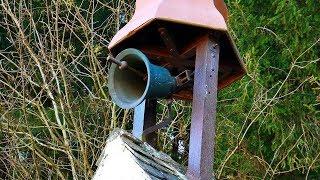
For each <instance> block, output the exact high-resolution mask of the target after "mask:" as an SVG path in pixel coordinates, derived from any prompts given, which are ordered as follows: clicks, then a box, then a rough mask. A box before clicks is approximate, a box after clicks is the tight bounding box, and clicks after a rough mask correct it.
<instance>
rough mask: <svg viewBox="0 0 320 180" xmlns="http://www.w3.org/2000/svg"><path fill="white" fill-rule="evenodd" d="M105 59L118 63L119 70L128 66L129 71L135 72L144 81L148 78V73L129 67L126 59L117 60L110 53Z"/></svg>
mask: <svg viewBox="0 0 320 180" xmlns="http://www.w3.org/2000/svg"><path fill="white" fill-rule="evenodd" d="M107 60H108V61H110V62H112V63H114V64H116V65H118V66H119V69H121V70H124V69H127V68H128V69H129V70H130V71H132V72H134V73H136V74H137V75H138V76H140V77H142V78H143V80H144V81H146V80H147V79H148V75H146V74H144V73H142V72H140V71H138V70H136V69H134V68H132V67H130V66H129V65H128V63H127V62H126V61H119V60H117V59H116V58H114V57H112V56H111V55H109V56H108V58H107Z"/></svg>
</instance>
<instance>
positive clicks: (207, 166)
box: [187, 37, 220, 180]
mask: <svg viewBox="0 0 320 180" xmlns="http://www.w3.org/2000/svg"><path fill="white" fill-rule="evenodd" d="M219 50H220V48H219V46H218V44H217V43H216V42H215V41H214V40H211V39H210V38H209V37H207V38H206V39H205V40H204V41H202V42H200V43H199V45H198V47H197V50H196V65H195V73H194V88H193V109H192V119H191V129H190V145H189V160H188V172H187V176H188V178H189V179H191V180H209V179H214V176H213V155H214V137H215V121H216V106H217V92H218V67H219Z"/></svg>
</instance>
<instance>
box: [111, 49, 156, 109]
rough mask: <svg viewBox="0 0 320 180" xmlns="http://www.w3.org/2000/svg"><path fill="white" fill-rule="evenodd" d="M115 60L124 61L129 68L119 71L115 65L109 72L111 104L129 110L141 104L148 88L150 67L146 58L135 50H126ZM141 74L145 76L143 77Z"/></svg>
mask: <svg viewBox="0 0 320 180" xmlns="http://www.w3.org/2000/svg"><path fill="white" fill-rule="evenodd" d="M116 59H118V60H120V61H126V62H127V64H128V66H130V67H132V68H133V69H135V70H137V71H139V72H140V74H138V73H136V72H134V71H132V70H130V69H129V68H125V69H122V70H121V69H119V67H118V66H117V65H115V64H112V65H111V68H110V70H109V93H110V96H111V98H112V100H113V102H114V103H115V104H116V105H118V106H119V107H121V108H123V109H130V108H134V107H136V106H138V105H139V104H141V103H142V102H143V101H144V100H145V98H146V95H147V92H148V89H149V86H150V66H149V63H148V62H149V61H148V58H147V57H146V56H145V55H144V54H143V53H142V52H141V51H139V50H137V49H126V50H124V51H122V52H120V53H119V55H118V56H117V57H116ZM141 74H145V75H146V76H145V77H143V76H141Z"/></svg>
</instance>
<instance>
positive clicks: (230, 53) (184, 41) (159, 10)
mask: <svg viewBox="0 0 320 180" xmlns="http://www.w3.org/2000/svg"><path fill="white" fill-rule="evenodd" d="M227 16H228V11H227V8H226V6H225V4H224V2H223V0H136V9H135V12H134V15H133V17H132V19H131V20H130V21H129V22H128V23H127V24H126V25H125V26H124V27H123V28H122V29H120V30H119V31H118V32H117V33H116V34H115V36H114V37H113V39H112V41H111V42H110V44H109V46H108V48H109V50H110V52H111V54H113V55H117V54H118V53H120V52H121V51H122V50H124V49H127V48H135V49H139V50H141V51H142V52H143V53H144V54H145V55H146V56H147V57H148V58H149V59H150V61H151V62H152V63H154V64H157V65H160V66H165V67H166V68H168V69H176V71H177V73H180V72H182V71H183V70H186V69H188V70H193V69H194V65H195V55H196V50H195V49H196V47H197V43H198V42H199V40H200V41H201V37H202V36H204V35H206V34H210V35H213V36H214V39H215V40H216V42H217V43H218V44H219V46H220V60H219V79H218V88H219V89H222V88H224V87H226V86H228V85H230V84H232V83H233V82H235V81H236V80H238V79H240V78H241V77H242V76H243V75H244V74H245V73H246V70H245V67H244V63H243V61H242V59H241V58H240V56H239V52H238V50H237V48H236V46H235V43H234V41H233V40H232V37H231V35H230V33H229V31H228V27H227V23H226V21H227ZM170 73H171V74H173V75H175V74H174V73H175V72H174V71H171V70H170ZM192 95H193V89H192V87H191V88H185V89H184V90H183V91H180V92H177V93H175V94H174V95H173V97H174V98H176V99H184V100H186V99H192V98H193V97H192Z"/></svg>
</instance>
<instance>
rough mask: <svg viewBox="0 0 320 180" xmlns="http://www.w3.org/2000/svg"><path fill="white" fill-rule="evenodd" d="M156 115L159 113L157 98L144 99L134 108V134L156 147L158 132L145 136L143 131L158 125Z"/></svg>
mask: <svg viewBox="0 0 320 180" xmlns="http://www.w3.org/2000/svg"><path fill="white" fill-rule="evenodd" d="M156 115H157V100H156V99H147V100H144V101H143V102H142V103H141V104H140V105H139V106H137V107H136V108H134V118H133V131H132V134H133V135H134V136H135V137H137V138H139V139H141V140H145V141H146V142H147V143H148V144H149V145H151V146H152V147H155V146H156V144H157V136H156V133H155V132H153V133H150V134H148V135H146V136H145V137H143V131H144V130H145V129H147V128H149V127H152V126H154V125H156V123H157V121H156Z"/></svg>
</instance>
